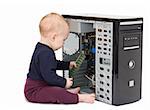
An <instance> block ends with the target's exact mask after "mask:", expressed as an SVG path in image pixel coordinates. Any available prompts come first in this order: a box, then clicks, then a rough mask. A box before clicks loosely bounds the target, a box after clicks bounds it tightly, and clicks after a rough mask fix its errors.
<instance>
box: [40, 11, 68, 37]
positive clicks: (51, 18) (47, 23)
mask: <svg viewBox="0 0 150 110" xmlns="http://www.w3.org/2000/svg"><path fill="white" fill-rule="evenodd" d="M65 26H67V27H68V28H69V25H68V23H67V22H66V21H65V19H64V18H63V16H61V15H59V14H57V13H50V14H48V15H46V16H44V17H43V18H42V19H41V21H40V24H39V30H40V33H41V35H42V36H43V37H46V36H47V35H48V33H50V32H60V31H62V29H63V28H64V27H65Z"/></svg>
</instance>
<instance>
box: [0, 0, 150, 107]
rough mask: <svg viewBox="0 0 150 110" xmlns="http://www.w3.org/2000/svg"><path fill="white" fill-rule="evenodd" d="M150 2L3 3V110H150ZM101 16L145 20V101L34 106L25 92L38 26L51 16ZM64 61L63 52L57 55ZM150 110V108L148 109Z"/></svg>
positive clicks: (0, 86) (0, 65) (62, 0)
mask: <svg viewBox="0 0 150 110" xmlns="http://www.w3.org/2000/svg"><path fill="white" fill-rule="evenodd" d="M146 1H148V0H124V1H122V0H74V1H73V0H72V1H71V0H39V1H38V0H35V1H34V0H24V1H23V0H22V1H21V0H10V1H9V0H4V1H2V0H0V110H2V109H3V110H54V109H57V110H63V109H66V110H70V109H71V110H96V109H98V110H102V109H103V110H104V109H105V110H141V109H150V101H149V99H150V71H149V70H150V69H149V68H150V67H149V64H150V63H149V62H150V58H149V56H150V52H149V51H150V50H149V49H150V31H149V28H150V27H149V26H150V14H149V12H150V6H149V3H148V2H146ZM52 11H53V12H58V13H60V14H61V13H62V14H73V13H98V14H105V15H127V16H142V17H144V37H143V44H144V45H143V77H142V79H143V83H142V99H141V100H140V101H138V102H136V103H132V104H128V105H124V106H119V107H116V106H112V105H108V104H104V103H102V102H97V101H95V103H94V104H85V103H79V104H76V105H57V104H33V103H29V102H27V101H26V100H25V98H24V94H23V89H24V83H25V79H26V74H27V72H28V66H29V63H30V59H31V55H32V52H33V50H34V46H35V44H36V43H37V42H38V41H39V38H40V35H39V32H38V24H39V21H40V19H41V18H42V16H44V15H45V14H47V13H49V12H52ZM57 58H58V59H60V51H59V52H58V54H57ZM146 107H147V108H146Z"/></svg>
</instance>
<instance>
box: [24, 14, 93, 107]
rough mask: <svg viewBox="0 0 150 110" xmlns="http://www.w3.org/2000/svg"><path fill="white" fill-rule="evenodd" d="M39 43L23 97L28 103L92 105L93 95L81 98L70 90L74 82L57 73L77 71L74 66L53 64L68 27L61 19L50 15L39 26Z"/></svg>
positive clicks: (75, 90)
mask: <svg viewBox="0 0 150 110" xmlns="http://www.w3.org/2000/svg"><path fill="white" fill-rule="evenodd" d="M39 29H40V33H41V40H40V42H38V43H37V45H36V47H35V50H34V53H33V56H32V59H31V63H30V68H29V73H28V74H27V79H26V84H25V88H24V94H25V97H26V99H27V100H28V101H30V102H35V103H63V104H75V103H78V102H86V103H94V100H95V94H80V93H79V91H80V88H79V87H77V88H74V89H69V88H70V87H71V86H72V84H73V79H72V78H68V79H65V78H63V77H61V76H58V75H57V74H56V70H66V69H69V68H70V69H71V68H74V67H76V63H75V62H73V61H71V62H64V61H59V60H56V57H55V53H54V51H55V50H57V49H60V48H61V47H62V46H63V44H64V41H65V40H66V39H67V36H68V34H69V25H68V24H67V22H66V21H65V20H64V18H63V17H62V16H61V15H59V14H56V13H50V14H48V15H46V16H44V17H43V18H42V20H41V21H40V24H39Z"/></svg>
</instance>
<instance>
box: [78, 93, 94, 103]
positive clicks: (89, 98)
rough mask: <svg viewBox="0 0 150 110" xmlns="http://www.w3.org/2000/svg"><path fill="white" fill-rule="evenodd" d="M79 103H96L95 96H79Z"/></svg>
mask: <svg viewBox="0 0 150 110" xmlns="http://www.w3.org/2000/svg"><path fill="white" fill-rule="evenodd" d="M78 97H79V102H85V103H94V100H95V94H78Z"/></svg>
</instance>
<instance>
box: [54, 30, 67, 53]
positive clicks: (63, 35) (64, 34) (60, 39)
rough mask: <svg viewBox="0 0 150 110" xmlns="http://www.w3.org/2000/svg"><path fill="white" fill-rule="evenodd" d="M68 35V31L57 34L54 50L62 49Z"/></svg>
mask: <svg viewBox="0 0 150 110" xmlns="http://www.w3.org/2000/svg"><path fill="white" fill-rule="evenodd" d="M68 34H69V32H68V30H65V31H64V32H62V33H59V34H57V36H56V37H55V41H54V45H53V49H54V50H58V49H60V48H62V47H63V45H64V41H65V40H66V39H67V38H68Z"/></svg>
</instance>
